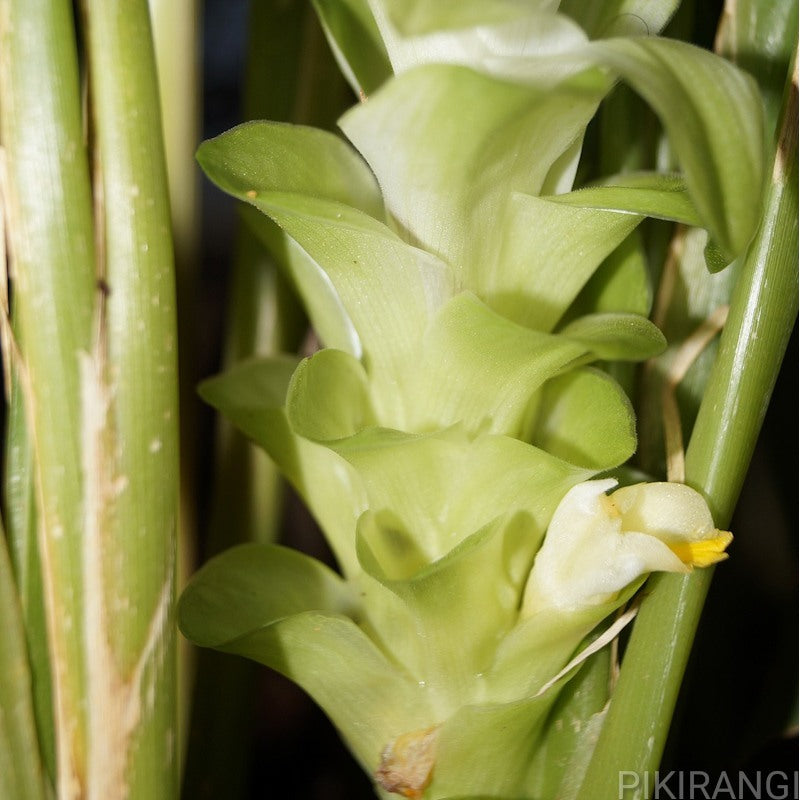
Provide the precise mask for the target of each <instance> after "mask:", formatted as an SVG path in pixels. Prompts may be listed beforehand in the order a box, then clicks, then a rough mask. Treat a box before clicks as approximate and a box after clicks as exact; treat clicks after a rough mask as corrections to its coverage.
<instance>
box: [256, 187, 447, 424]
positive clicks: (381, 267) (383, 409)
mask: <svg viewBox="0 0 800 800" xmlns="http://www.w3.org/2000/svg"><path fill="white" fill-rule="evenodd" d="M252 202H253V203H254V204H255V205H257V206H258V207H259V208H260V209H261V210H262V211H264V213H266V214H268V215H269V216H270V217H272V219H273V220H275V222H277V223H278V224H279V225H280V226H281V227H282V228H283V229H284V230H285V231H286V233H287V234H288V235H289V236H291V237H292V239H294V240H295V241H296V242H297V243H298V244H299V245H300V246H301V247H302V248H303V250H304V251H305V252H306V253H307V255H308V256H309V258H311V259H312V260H313V261H314V262H315V263H316V264H318V265H319V266H320V267H321V269H322V270H323V271H324V272H325V274H326V275H327V277H328V278H329V279H330V281H331V283H332V285H333V287H334V289H335V292H336V295H337V296H338V297H339V298H340V299H341V302H342V303H343V305H344V307H345V308H346V309H347V312H348V315H349V317H350V319H351V320H352V324H353V327H354V328H355V331H356V333H357V334H358V338H359V341H360V343H361V346H362V347H363V351H364V366H365V367H366V369H367V373H368V375H369V377H370V382H371V384H372V386H373V401H374V403H375V409H376V413H377V414H378V415H379V417H380V418H391V419H398V418H399V419H402V414H403V413H404V412H403V408H402V404H401V394H400V393H399V392H398V391H397V387H398V385H400V386H402V385H403V384H404V383H405V382H406V381H407V379H408V370H409V369H410V365H412V362H413V361H414V360H415V359H416V358H417V353H418V348H419V341H420V337H421V336H422V333H423V332H424V331H425V328H426V327H427V324H428V321H429V320H430V318H431V317H432V316H433V315H434V313H435V312H436V311H437V310H438V309H439V307H440V306H441V305H442V304H443V303H444V302H445V301H446V300H447V299H449V298H450V296H451V295H452V293H453V276H452V274H451V273H450V271H449V270H448V268H447V267H446V265H445V264H443V263H442V262H441V261H439V260H438V259H437V258H435V257H434V256H431V255H430V254H429V253H426V252H424V251H422V250H419V249H417V248H415V247H411V246H409V245H407V244H405V243H404V242H403V241H402V240H401V239H400V238H399V237H398V236H397V235H396V234H394V233H393V232H392V231H390V230H389V228H387V227H386V226H385V225H383V224H382V223H380V222H378V221H376V220H375V219H373V218H372V217H370V216H368V215H366V214H364V213H363V212H361V211H358V210H357V209H354V208H352V207H349V206H345V205H341V204H339V203H335V202H329V201H325V200H317V199H314V198H312V197H307V196H302V195H296V194H281V193H277V192H270V193H263V194H261V195H259V197H258V198H256V199H253V200H252Z"/></svg>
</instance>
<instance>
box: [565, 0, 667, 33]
mask: <svg viewBox="0 0 800 800" xmlns="http://www.w3.org/2000/svg"><path fill="white" fill-rule="evenodd" d="M679 5H680V0H604V2H602V3H598V2H595V0H562V3H561V5H560V6H559V10H560V11H561V13H563V14H567V15H568V16H570V17H572V19H574V20H575V21H576V22H577V23H578V24H579V25H580V26H581V27H582V28H583V29H584V30H585V31H586V33H588V34H589V36H590V37H591V38H593V39H596V38H600V37H603V38H608V37H611V36H642V35H644V36H654V35H655V34H657V33H658V32H659V31H661V30H662V29H663V28H664V26H665V25H666V24H667V22H669V20H670V18H671V17H672V15H673V14H674V13H675V11H676V9H677V8H678V6H679Z"/></svg>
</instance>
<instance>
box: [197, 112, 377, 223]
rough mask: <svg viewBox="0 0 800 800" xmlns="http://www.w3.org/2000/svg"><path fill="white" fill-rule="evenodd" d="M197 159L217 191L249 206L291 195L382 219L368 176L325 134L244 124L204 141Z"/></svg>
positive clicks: (348, 150)
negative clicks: (265, 196)
mask: <svg viewBox="0 0 800 800" xmlns="http://www.w3.org/2000/svg"><path fill="white" fill-rule="evenodd" d="M197 160H198V162H199V163H200V166H201V167H202V168H203V170H204V171H205V173H206V175H208V177H209V178H211V180H213V181H214V183H216V184H217V186H219V187H220V189H223V190H224V191H226V192H228V193H229V194H232V195H233V196H234V197H238V198H239V199H241V200H245V201H252V200H253V199H255V197H256V196H257V195H259V194H262V193H264V192H275V191H278V192H290V193H292V194H299V195H309V196H311V197H315V198H319V199H324V200H330V201H332V202H337V203H342V204H344V205H348V206H352V207H353V208H357V209H359V210H360V211H363V212H364V213H365V214H369V215H370V216H373V217H375V218H376V219H382V218H383V205H382V203H381V198H380V194H379V192H378V188H377V185H376V183H375V179H374V178H373V176H372V173H370V171H369V169H368V168H367V166H366V164H364V162H363V161H362V160H361V159H360V158H359V157H358V154H357V153H356V152H354V151H353V149H352V148H351V147H348V146H347V144H346V143H345V142H343V141H342V140H341V139H340V138H339V137H338V136H335V135H334V134H332V133H328V132H327V131H322V130H318V129H317V128H309V127H306V126H304V125H290V124H288V123H283V122H245V123H244V124H242V125H238V126H236V127H235V128H232V129H231V130H229V131H227V132H226V133H223V134H221V135H220V136H217V137H215V138H214V139H208V140H207V141H205V142H203V143H202V144H201V145H200V147H199V148H198V150H197ZM253 193H255V194H253Z"/></svg>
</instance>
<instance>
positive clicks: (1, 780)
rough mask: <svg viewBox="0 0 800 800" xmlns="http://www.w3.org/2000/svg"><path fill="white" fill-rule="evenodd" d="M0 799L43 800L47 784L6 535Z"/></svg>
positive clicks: (0, 593) (0, 559) (0, 546)
mask: <svg viewBox="0 0 800 800" xmlns="http://www.w3.org/2000/svg"><path fill="white" fill-rule="evenodd" d="M0 615H2V620H3V636H2V638H0V674H2V675H3V680H2V682H0V797H7V798H14V799H15V800H45V798H46V797H47V794H46V780H45V772H44V770H43V768H42V762H41V760H40V759H39V743H38V741H37V737H36V722H35V719H34V713H33V704H32V703H31V673H30V670H29V667H28V653H27V651H26V646H25V631H24V628H23V617H22V608H21V607H20V604H19V598H18V596H17V593H16V591H15V585H14V576H13V575H12V573H11V561H10V559H9V557H8V550H7V549H6V540H5V534H4V533H3V532H2V531H0Z"/></svg>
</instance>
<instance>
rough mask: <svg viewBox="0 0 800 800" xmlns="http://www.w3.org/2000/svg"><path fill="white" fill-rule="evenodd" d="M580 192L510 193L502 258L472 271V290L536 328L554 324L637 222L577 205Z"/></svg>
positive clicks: (630, 216) (505, 313) (504, 312)
mask: <svg viewBox="0 0 800 800" xmlns="http://www.w3.org/2000/svg"><path fill="white" fill-rule="evenodd" d="M583 194H584V193H583V192H572V193H570V194H567V195H559V196H557V197H547V198H539V197H534V196H532V195H523V194H514V195H512V197H511V198H510V199H509V203H508V212H507V217H506V223H505V230H504V232H503V236H502V244H501V250H500V257H499V258H498V259H497V261H496V262H495V263H492V262H489V263H488V264H487V265H486V269H484V270H483V271H482V272H481V273H480V274H478V275H476V279H477V281H478V287H477V288H476V291H478V292H479V294H480V295H481V297H482V298H483V299H484V300H485V302H486V303H487V304H488V305H489V306H491V307H492V308H493V309H495V310H496V311H497V312H499V313H500V314H502V315H503V316H506V317H509V318H510V319H513V320H514V321H515V322H518V323H520V324H521V325H526V326H528V327H530V328H533V329H535V330H540V331H550V330H552V329H553V327H555V325H556V323H557V322H558V320H559V319H560V318H561V316H562V314H563V313H564V311H565V310H566V309H567V308H568V307H569V305H570V303H572V301H573V300H574V299H575V297H576V295H577V294H578V292H579V291H580V290H581V288H582V287H583V286H584V284H585V283H586V281H587V280H588V279H589V277H590V276H591V275H592V273H593V272H594V271H595V270H596V269H597V267H598V266H599V264H600V263H601V262H602V260H603V259H604V258H605V257H606V256H607V255H608V254H609V253H610V252H611V251H612V250H613V249H614V248H615V247H617V245H619V243H620V242H621V241H622V240H623V239H624V238H625V237H626V236H627V235H628V234H629V233H630V232H631V230H633V228H635V227H636V225H638V224H639V222H640V221H641V217H638V216H635V215H633V214H621V213H617V212H615V211H606V210H597V209H594V208H588V207H581V205H578V202H577V201H580V200H581V195H583ZM572 200H574V201H576V202H575V203H573V202H571V201H572ZM586 205H587V206H591V202H589V203H587V204H586ZM565 264H569V269H565V266H564V265H565Z"/></svg>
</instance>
